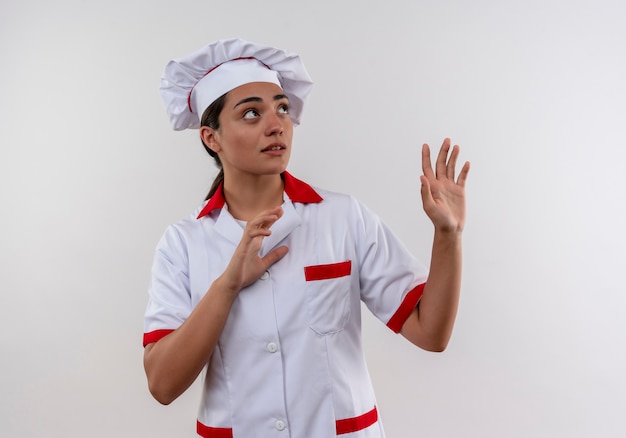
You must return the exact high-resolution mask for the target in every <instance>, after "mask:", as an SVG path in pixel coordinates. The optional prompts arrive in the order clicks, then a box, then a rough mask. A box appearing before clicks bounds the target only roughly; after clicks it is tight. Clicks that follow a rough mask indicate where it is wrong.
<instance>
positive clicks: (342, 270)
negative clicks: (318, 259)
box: [304, 260, 352, 281]
mask: <svg viewBox="0 0 626 438" xmlns="http://www.w3.org/2000/svg"><path fill="white" fill-rule="evenodd" d="M350 272H352V261H351V260H347V261H345V262H340V263H331V264H328V265H314V266H305V267H304V278H305V279H306V281H316V280H328V279H329V278H339V277H346V276H348V275H350Z"/></svg>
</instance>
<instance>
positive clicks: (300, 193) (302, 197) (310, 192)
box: [198, 172, 323, 219]
mask: <svg viewBox="0 0 626 438" xmlns="http://www.w3.org/2000/svg"><path fill="white" fill-rule="evenodd" d="M282 177H283V180H284V182H285V193H287V196H289V199H291V200H292V201H293V202H301V203H303V204H311V203H317V202H322V200H323V198H322V197H321V196H320V195H319V194H318V193H317V192H316V191H315V190H314V189H313V187H311V186H310V185H308V184H307V183H305V182H304V181H300V180H299V179H297V178H294V177H293V176H291V174H290V173H289V172H283V174H282ZM223 184H224V183H223V182H222V183H220V185H219V187H218V188H217V190H215V193H214V194H213V196H211V198H210V199H209V202H207V204H206V205H205V206H204V208H203V209H202V211H201V212H200V214H199V215H198V219H200V218H201V217H202V216H206V215H207V214H209V213H211V212H212V211H213V210H215V209H219V208H222V207H223V206H224V204H225V203H226V200H225V199H224V191H223Z"/></svg>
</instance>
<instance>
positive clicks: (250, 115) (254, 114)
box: [243, 108, 260, 120]
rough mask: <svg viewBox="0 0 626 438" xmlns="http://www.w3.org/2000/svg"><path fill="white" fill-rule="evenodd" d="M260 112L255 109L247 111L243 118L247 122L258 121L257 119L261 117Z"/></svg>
mask: <svg viewBox="0 0 626 438" xmlns="http://www.w3.org/2000/svg"><path fill="white" fill-rule="evenodd" d="M259 115H260V114H259V112H258V111H257V110H255V109H252V108H251V109H247V110H245V111H244V113H243V118H244V119H246V120H252V119H256V118H257V117H259Z"/></svg>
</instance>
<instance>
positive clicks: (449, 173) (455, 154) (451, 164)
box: [446, 145, 461, 181]
mask: <svg viewBox="0 0 626 438" xmlns="http://www.w3.org/2000/svg"><path fill="white" fill-rule="evenodd" d="M460 151H461V148H459V146H458V145H454V147H453V148H452V153H451V154H450V158H449V159H448V164H447V166H446V177H447V178H448V179H450V180H451V181H454V173H455V171H456V161H457V158H459V153H460Z"/></svg>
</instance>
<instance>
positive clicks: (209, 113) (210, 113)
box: [200, 94, 226, 201]
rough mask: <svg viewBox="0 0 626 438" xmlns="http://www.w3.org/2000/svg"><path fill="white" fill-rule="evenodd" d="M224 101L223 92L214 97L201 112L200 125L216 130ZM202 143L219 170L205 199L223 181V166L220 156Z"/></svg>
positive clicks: (218, 127)
mask: <svg viewBox="0 0 626 438" xmlns="http://www.w3.org/2000/svg"><path fill="white" fill-rule="evenodd" d="M225 101H226V94H223V95H221V96H220V97H218V98H217V99H215V101H213V103H212V104H211V105H209V106H208V108H207V109H206V110H205V111H204V114H202V120H201V121H200V125H201V126H208V127H209V128H211V129H214V130H216V131H218V130H219V129H220V121H219V116H220V113H221V112H222V109H223V108H224V102H225ZM202 145H203V146H204V149H205V150H206V151H207V152H208V153H209V155H210V156H212V157H213V159H214V160H215V165H216V166H217V167H218V168H219V170H220V171H219V173H218V174H217V176H216V177H215V180H213V184H211V189H210V190H209V194H208V195H206V198H204V200H205V201H206V200H208V199H209V198H211V197H212V196H213V195H214V194H215V192H216V191H217V188H218V187H219V186H220V184H221V183H222V181H224V168H223V167H222V161H221V160H220V157H219V156H218V155H217V153H215V152H214V151H212V150H211V149H210V148H209V147H208V146H207V145H206V144H204V142H202Z"/></svg>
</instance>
